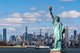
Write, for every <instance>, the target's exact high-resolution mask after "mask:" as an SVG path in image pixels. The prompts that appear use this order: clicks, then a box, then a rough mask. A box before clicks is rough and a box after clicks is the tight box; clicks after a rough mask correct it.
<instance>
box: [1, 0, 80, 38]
mask: <svg viewBox="0 0 80 53" xmlns="http://www.w3.org/2000/svg"><path fill="white" fill-rule="evenodd" d="M79 1H80V0H54V1H53V0H46V1H45V0H44V1H43V0H27V1H26V0H0V34H2V33H3V32H2V30H3V28H6V29H7V37H8V38H9V36H10V35H22V34H23V33H24V32H25V27H26V26H27V27H28V33H32V32H35V33H36V34H39V32H40V31H39V30H40V29H42V34H45V33H46V32H49V33H53V26H52V20H51V17H50V15H49V10H48V8H49V6H52V7H53V14H54V15H58V16H60V17H61V20H62V23H63V25H64V26H68V28H69V29H70V30H69V31H70V32H69V33H70V34H73V31H74V30H77V31H78V33H79V32H80V25H79V20H80V18H79V17H80V9H78V8H79V5H80V3H79ZM67 4H68V5H67ZM75 7H76V8H75Z"/></svg>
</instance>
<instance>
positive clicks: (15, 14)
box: [8, 13, 22, 18]
mask: <svg viewBox="0 0 80 53" xmlns="http://www.w3.org/2000/svg"><path fill="white" fill-rule="evenodd" d="M8 17H12V18H21V17H22V15H21V14H20V13H13V14H10V15H9V16H8Z"/></svg>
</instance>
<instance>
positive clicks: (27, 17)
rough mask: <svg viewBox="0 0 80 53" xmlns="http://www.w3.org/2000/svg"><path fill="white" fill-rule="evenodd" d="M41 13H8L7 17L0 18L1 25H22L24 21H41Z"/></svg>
mask: <svg viewBox="0 0 80 53" xmlns="http://www.w3.org/2000/svg"><path fill="white" fill-rule="evenodd" d="M40 16H41V14H40V13H39V12H38V13H37V12H35V13H23V14H20V13H13V14H10V15H8V17H7V18H1V19H0V23H1V24H0V26H21V25H22V24H23V23H30V22H31V23H32V22H37V21H41V19H40Z"/></svg>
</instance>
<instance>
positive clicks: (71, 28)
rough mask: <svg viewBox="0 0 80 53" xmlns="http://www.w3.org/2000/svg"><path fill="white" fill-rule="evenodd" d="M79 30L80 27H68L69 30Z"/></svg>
mask: <svg viewBox="0 0 80 53" xmlns="http://www.w3.org/2000/svg"><path fill="white" fill-rule="evenodd" d="M79 29H80V27H73V26H72V27H69V30H79Z"/></svg>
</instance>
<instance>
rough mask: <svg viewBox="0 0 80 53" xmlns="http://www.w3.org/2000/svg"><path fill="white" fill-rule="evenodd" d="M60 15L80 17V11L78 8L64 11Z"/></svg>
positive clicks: (63, 16)
mask: <svg viewBox="0 0 80 53" xmlns="http://www.w3.org/2000/svg"><path fill="white" fill-rule="evenodd" d="M58 16H60V17H62V18H78V17H80V12H78V11H76V10H71V11H64V12H62V13H61V14H59V15H58Z"/></svg>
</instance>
